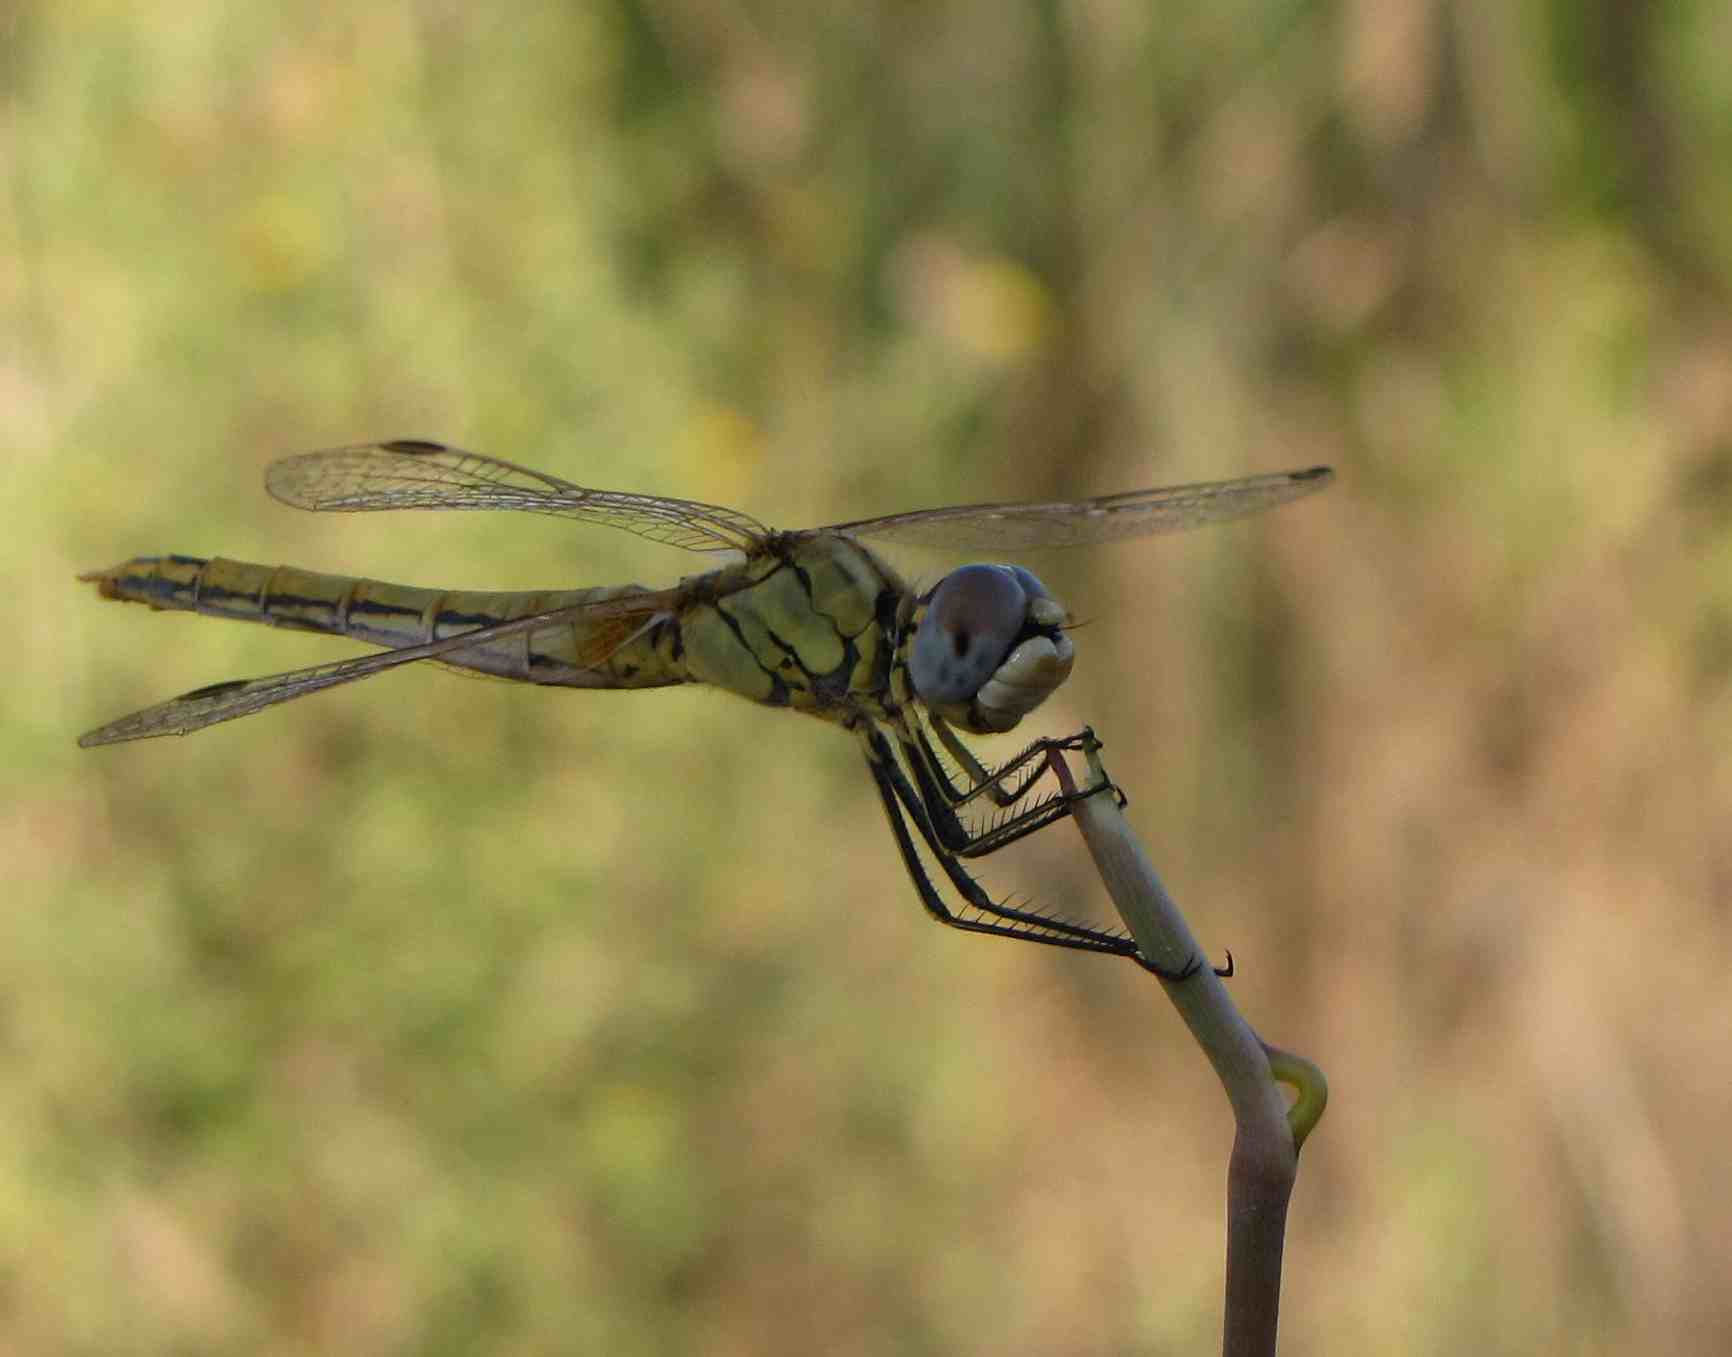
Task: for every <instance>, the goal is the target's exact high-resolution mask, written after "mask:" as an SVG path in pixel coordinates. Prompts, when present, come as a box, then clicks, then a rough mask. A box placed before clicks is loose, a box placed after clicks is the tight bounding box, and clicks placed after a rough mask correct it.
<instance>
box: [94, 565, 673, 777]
mask: <svg viewBox="0 0 1732 1357" xmlns="http://www.w3.org/2000/svg"><path fill="white" fill-rule="evenodd" d="M680 600H681V595H680V591H679V590H678V589H666V590H662V591H660V592H658V593H643V594H631V595H628V596H626V597H623V598H610V599H603V600H601V601H599V602H595V603H581V604H577V605H575V606H573V607H570V608H558V609H555V610H554V611H552V612H545V613H536V614H534V615H533V616H530V617H519V618H514V619H512V620H511V621H509V622H499V623H495V624H494V625H493V626H489V627H477V628H476V629H475V630H474V631H466V632H462V633H460V634H458V635H456V636H445V637H441V638H440V639H439V640H437V641H428V642H426V643H424V644H422V645H416V646H404V647H401V648H399V649H396V650H384V651H380V652H378V653H377V654H372V655H359V656H356V657H355V658H354V659H349V660H337V661H335V662H333V663H330V664H315V665H312V666H311V667H309V668H306V669H292V670H290V671H289V672H288V673H285V674H272V675H270V676H269V677H267V678H256V679H231V680H230V681H228V682H226V683H213V684H211V685H210V686H209V687H206V688H195V689H194V690H193V691H192V692H190V693H182V694H181V695H180V696H179V697H171V698H169V699H168V701H166V702H159V703H157V704H156V705H155V706H154V707H146V708H144V710H142V711H136V712H133V713H132V714H131V715H130V716H123V717H121V718H120V719H119V720H118V721H110V722H109V723H108V724H107V725H106V726H102V727H100V728H98V729H96V730H93V731H90V732H88V733H87V734H84V735H81V736H79V738H78V743H79V744H80V745H81V746H83V747H84V748H86V749H90V748H93V747H95V746H96V745H103V744H118V743H120V742H121V741H123V740H144V739H149V738H151V737H152V736H156V735H190V734H192V732H193V731H195V730H203V729H204V728H205V727H206V726H214V725H216V724H218V723H219V722H222V721H233V720H235V719H236V718H237V717H241V716H251V715H252V714H253V713H254V712H257V711H263V710H264V709H265V708H266V707H274V706H276V705H277V704H278V703H279V702H290V701H293V700H294V699H295V698H297V697H306V696H307V695H308V694H309V693H317V692H322V691H323V690H324V689H326V688H334V687H336V686H337V685H338V684H341V683H353V682H354V681H355V680H356V679H364V678H369V677H371V676H372V675H374V674H380V673H383V672H384V671H385V670H387V669H395V668H396V667H397V666H398V665H401V664H413V663H414V662H415V661H417V660H431V659H438V658H441V657H446V656H450V655H452V654H453V653H455V652H457V651H461V650H465V649H468V648H469V647H471V646H473V645H476V644H477V643H481V642H488V641H497V640H503V639H504V638H506V637H510V636H516V635H519V634H520V633H523V632H527V631H536V630H539V629H540V628H542V627H547V626H557V625H560V624H567V625H569V624H573V623H576V624H578V626H579V637H580V640H579V644H578V654H577V664H578V666H579V667H580V668H588V667H592V666H594V665H598V664H601V663H602V662H603V661H605V660H606V659H607V657H608V656H609V655H611V654H612V653H613V652H614V651H615V650H617V649H618V648H619V647H620V646H621V645H623V644H624V643H625V642H626V641H627V640H628V639H630V637H631V636H632V635H634V634H635V633H636V632H637V631H638V630H639V629H640V628H641V627H643V626H645V625H646V624H647V623H649V622H650V621H651V620H652V619H654V618H655V617H656V616H657V615H658V614H661V613H665V612H667V611H669V610H670V609H672V608H675V607H677V606H678V604H679V603H680Z"/></svg>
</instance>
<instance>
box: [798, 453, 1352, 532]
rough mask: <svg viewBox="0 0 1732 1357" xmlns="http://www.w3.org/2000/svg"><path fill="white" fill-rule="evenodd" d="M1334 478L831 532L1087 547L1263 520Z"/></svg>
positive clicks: (1175, 490)
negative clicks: (1250, 516)
mask: <svg viewBox="0 0 1732 1357" xmlns="http://www.w3.org/2000/svg"><path fill="white" fill-rule="evenodd" d="M1334 476H1335V473H1334V472H1333V471H1331V470H1330V469H1329V468H1328V467H1326V466H1314V467H1310V468H1308V469H1306V470H1304V471H1280V472H1275V473H1273V474H1270V475H1265V476H1247V477H1245V478H1244V479H1243V480H1237V481H1206V482H1203V483H1201V484H1198V485H1173V486H1168V487H1166V488H1165V489H1156V490H1128V491H1125V492H1124V493H1122V494H1117V495H1101V496H1099V497H1098V498H1096V499H1079V500H1054V501H1051V502H1048V503H1041V502H1039V501H1031V502H1028V503H1023V504H1018V503H1009V504H958V505H955V506H954V507H952V508H948V509H917V510H915V511H914V512H912V513H906V514H886V515H885V516H884V517H882V518H863V519H859V520H857V521H856V522H853V523H836V524H833V525H832V526H831V527H830V528H829V529H827V531H830V532H840V533H846V534H847V535H848V536H850V537H872V538H876V539H879V540H881V541H886V542H906V543H908V544H909V545H911V546H924V547H954V548H956V549H957V550H959V551H1002V550H1005V549H1011V550H1015V549H1017V548H1027V547H1075V546H1087V545H1090V544H1093V543H1097V542H1116V541H1119V540H1121V539H1123V538H1127V537H1142V536H1145V535H1147V534H1150V533H1157V532H1183V531H1185V530H1186V529H1187V528H1198V527H1201V526H1202V525H1203V524H1205V523H1220V522H1223V521H1225V520H1227V519H1230V518H1243V517H1244V516H1245V515H1247V514H1255V513H1261V512H1262V511H1263V510H1264V509H1273V508H1274V507H1275V506H1276V505H1278V504H1285V503H1287V501H1288V500H1293V499H1298V498H1299V497H1300V496H1301V495H1309V494H1311V493H1312V492H1314V491H1317V490H1321V489H1322V488H1323V487H1324V486H1326V485H1328V484H1329V482H1330V481H1331V480H1333V479H1334Z"/></svg>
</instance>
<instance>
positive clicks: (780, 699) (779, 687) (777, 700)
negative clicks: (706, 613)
mask: <svg viewBox="0 0 1732 1357" xmlns="http://www.w3.org/2000/svg"><path fill="white" fill-rule="evenodd" d="M772 573H774V572H772ZM710 609H711V611H713V612H714V613H715V615H716V616H717V617H719V618H721V619H722V621H723V622H725V623H727V627H728V630H729V631H731V632H733V633H734V639H735V640H736V641H738V642H739V643H740V645H741V646H742V647H744V649H745V652H746V654H748V655H750V656H751V657H752V663H753V664H755V665H757V666H758V668H759V669H760V670H761V671H762V672H763V674H764V675H765V677H767V678H768V679H769V680H770V695H769V696H768V697H766V698H765V699H764V704H765V705H766V706H770V707H785V706H787V705H788V684H787V680H785V679H784V678H783V677H782V676H781V675H780V674H778V673H777V672H776V671H775V670H774V669H771V668H769V667H768V666H766V665H765V664H764V662H763V661H762V660H760V659H759V658H758V652H757V651H755V650H753V649H752V647H751V646H750V645H749V644H748V643H747V641H746V636H745V633H744V632H742V631H741V630H740V624H739V623H738V622H736V621H735V620H734V619H733V618H732V617H730V616H729V615H728V614H727V613H726V612H724V611H723V610H722V608H721V606H720V605H719V604H715V603H712V604H710ZM796 663H797V661H796Z"/></svg>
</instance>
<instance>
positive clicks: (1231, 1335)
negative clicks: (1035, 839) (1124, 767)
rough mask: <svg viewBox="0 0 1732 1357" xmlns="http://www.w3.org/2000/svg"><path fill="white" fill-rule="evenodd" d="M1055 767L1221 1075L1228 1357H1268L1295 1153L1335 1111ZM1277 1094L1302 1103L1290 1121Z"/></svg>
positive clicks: (1128, 912) (1141, 861)
mask: <svg viewBox="0 0 1732 1357" xmlns="http://www.w3.org/2000/svg"><path fill="white" fill-rule="evenodd" d="M1083 748H1084V752H1085V755H1086V757H1087V759H1088V767H1089V775H1090V784H1091V786H1092V787H1095V788H1107V787H1110V786H1111V785H1112V783H1111V779H1109V778H1108V777H1107V772H1106V768H1105V766H1104V765H1103V764H1102V763H1101V758H1100V745H1099V744H1098V742H1096V741H1094V740H1093V739H1092V738H1091V739H1089V740H1088V741H1087V742H1086V743H1085V744H1084V746H1083ZM1049 757H1050V758H1051V759H1052V762H1053V766H1054V770H1055V771H1056V773H1057V775H1058V779H1059V783H1060V785H1061V786H1062V787H1063V788H1064V791H1065V794H1066V795H1067V797H1070V798H1071V814H1072V817H1073V818H1074V819H1075V820H1076V823H1077V827H1078V829H1080V830H1081V831H1082V836H1083V841H1084V842H1085V843H1086V844H1087V845H1088V850H1089V855H1090V856H1091V857H1092V858H1093V859H1094V862H1095V866H1096V868H1097V869H1099V871H1100V874H1101V881H1102V882H1103V883H1104V884H1105V886H1106V888H1107V891H1108V893H1109V894H1110V895H1111V896H1112V899H1113V904H1114V905H1115V906H1116V907H1117V908H1118V911H1119V914H1120V916H1121V917H1122V918H1123V919H1124V921H1125V925H1126V927H1128V928H1129V929H1130V930H1131V935H1132V936H1133V937H1135V938H1136V940H1137V947H1138V948H1139V949H1140V950H1141V952H1142V954H1143V956H1144V957H1145V958H1147V959H1148V960H1149V961H1150V962H1151V963H1153V964H1154V965H1156V966H1158V967H1160V969H1161V971H1162V972H1165V973H1166V974H1163V975H1162V976H1161V983H1162V986H1163V988H1165V990H1166V991H1167V997H1168V998H1170V999H1171V1000H1172V1001H1173V1006H1174V1007H1175V1008H1177V1009H1178V1010H1179V1016H1180V1017H1182V1018H1183V1019H1184V1020H1185V1025H1186V1026H1187V1027H1189V1028H1190V1029H1191V1035H1192V1036H1193V1037H1195V1038H1196V1041H1197V1044H1198V1045H1199V1046H1201V1047H1202V1049H1203V1054H1204V1055H1206V1056H1207V1057H1208V1058H1209V1063H1210V1064H1211V1065H1213V1066H1214V1067H1215V1073H1216V1075H1217V1076H1218V1077H1219V1078H1220V1080H1221V1086H1222V1087H1223V1088H1224V1089H1225V1090H1226V1093H1227V1101H1228V1102H1229V1103H1230V1104H1231V1105H1232V1108H1233V1124H1234V1127H1235V1131H1234V1136H1233V1153H1232V1157H1231V1159H1230V1161H1229V1166H1228V1170H1227V1286H1226V1308H1225V1317H1224V1323H1223V1339H1222V1351H1223V1352H1225V1353H1226V1354H1227V1357H1253V1354H1271V1355H1272V1354H1273V1353H1274V1351H1275V1335H1276V1329H1277V1324H1278V1320H1279V1318H1280V1309H1281V1257H1282V1251H1283V1247H1284V1244H1285V1240H1286V1230H1287V1204H1288V1202H1289V1201H1290V1200H1291V1198H1292V1195H1293V1183H1294V1180H1295V1179H1296V1178H1297V1176H1298V1171H1299V1149H1300V1147H1301V1146H1302V1145H1303V1144H1304V1143H1305V1137H1306V1136H1307V1135H1309V1134H1310V1132H1311V1129H1312V1128H1313V1127H1314V1126H1315V1125H1316V1124H1317V1122H1318V1120H1319V1119H1320V1118H1321V1117H1322V1115H1323V1109H1324V1106H1325V1104H1326V1103H1327V1101H1328V1086H1327V1084H1326V1082H1325V1081H1324V1077H1323V1072H1322V1071H1321V1070H1320V1069H1318V1068H1317V1067H1316V1066H1315V1065H1313V1064H1311V1062H1310V1061H1308V1060H1305V1059H1303V1058H1302V1057H1299V1056H1295V1055H1292V1054H1291V1053H1289V1052H1286V1051H1279V1050H1275V1049H1272V1048H1270V1047H1268V1046H1266V1045H1265V1044H1264V1042H1263V1040H1262V1039H1261V1038H1260V1037H1259V1036H1258V1035H1257V1034H1256V1032H1254V1031H1253V1030H1252V1029H1251V1025H1250V1024H1249V1023H1247V1022H1246V1021H1245V1019H1244V1018H1243V1017H1242V1016H1241V1015H1240V1013H1239V1010H1238V1008H1237V1007H1235V1005H1234V1003H1233V1000H1232V998H1231V997H1230V996H1229V995H1228V993H1227V987H1226V986H1225V985H1224V984H1222V983H1221V981H1222V977H1221V976H1220V975H1219V974H1218V973H1216V972H1215V971H1214V970H1213V969H1211V968H1210V967H1209V965H1208V964H1207V963H1205V962H1203V961H1201V960H1199V958H1200V957H1201V956H1202V955H1203V954H1202V952H1201V949H1200V948H1199V947H1198V945H1197V941H1196V939H1195V937H1193V936H1192V934H1191V930H1190V927H1189V925H1187V924H1186V922H1185V919H1184V916H1183V915H1182V914H1181V913H1180V912H1179V907H1178V905H1177V904H1175V903H1174V902H1173V898H1172V897H1171V896H1170V895H1168V894H1167V891H1166V888H1165V887H1164V886H1163V885H1162V884H1161V879H1160V877H1159V876H1157V875H1156V873H1155V869H1154V866H1153V864H1152V863H1150V861H1149V858H1148V855H1147V854H1146V853H1145V852H1144V851H1143V847H1142V844H1141V843H1139V842H1138V840H1137V837H1136V835H1135V834H1134V833H1133V832H1132V831H1131V827H1130V825H1129V823H1127V822H1126V820H1125V817H1124V816H1123V815H1122V814H1121V813H1120V810H1119V800H1118V798H1117V797H1116V796H1090V795H1083V796H1081V797H1078V796H1077V789H1076V786H1075V783H1074V781H1073V779H1072V778H1071V775H1070V769H1069V767H1068V766H1067V765H1066V764H1065V762H1064V760H1063V758H1062V757H1061V756H1059V755H1057V754H1053V755H1050V756H1049ZM1169 976H1170V977H1171V978H1169ZM1281 1083H1286V1084H1290V1085H1291V1086H1292V1087H1293V1088H1294V1089H1295V1090H1296V1091H1297V1093H1298V1098H1297V1100H1296V1101H1295V1102H1294V1104H1293V1106H1292V1107H1291V1108H1290V1109H1289V1108H1288V1107H1287V1106H1286V1103H1285V1099H1284V1098H1283V1096H1282V1094H1281V1090H1280V1088H1279V1087H1278V1085H1279V1084H1281Z"/></svg>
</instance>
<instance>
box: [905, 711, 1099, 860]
mask: <svg viewBox="0 0 1732 1357" xmlns="http://www.w3.org/2000/svg"><path fill="white" fill-rule="evenodd" d="M941 738H942V736H941ZM898 739H899V740H900V741H901V743H902V748H903V754H904V756H905V758H906V760H907V763H908V767H909V768H910V769H911V770H912V772H913V774H914V778H915V782H916V783H917V784H918V786H919V789H920V799H921V801H922V802H923V803H924V804H925V806H926V810H927V815H928V818H929V821H930V823H931V826H932V830H933V832H934V833H935V834H936V835H937V837H938V839H939V840H940V841H941V842H942V843H943V844H944V846H945V848H946V849H948V850H949V851H950V852H951V853H954V854H956V855H957V856H958V857H965V858H977V857H985V856H986V855H987V854H988V853H994V852H997V851H998V850H999V849H1000V848H1003V847H1004V846H1005V845H1006V844H1011V843H1015V842H1016V841H1017V840H1018V839H1020V838H1023V837H1025V836H1026V835H1029V834H1032V833H1034V832H1035V831H1036V830H1038V829H1044V828H1045V827H1046V826H1047V825H1049V824H1052V823H1053V822H1054V821H1055V820H1062V819H1063V818H1064V817H1065V816H1066V815H1068V814H1070V806H1071V803H1072V802H1073V801H1075V800H1076V799H1077V798H1078V796H1093V795H1095V794H1097V793H1098V792H1101V791H1105V790H1109V789H1110V790H1111V791H1112V792H1113V794H1114V795H1115V796H1116V797H1117V798H1118V801H1119V804H1120V805H1121V806H1122V805H1124V804H1125V798H1124V794H1123V793H1122V792H1120V791H1119V789H1118V788H1117V787H1116V786H1114V785H1113V784H1112V783H1110V782H1103V783H1102V784H1100V785H1099V786H1095V787H1090V788H1088V789H1086V790H1085V791H1083V792H1081V793H1078V794H1074V795H1064V794H1060V793H1053V794H1050V795H1047V796H1043V797H1041V798H1040V799H1039V800H1037V801H1035V802H1033V803H1031V804H1029V805H1026V806H1024V807H1023V808H1022V809H1021V810H1018V811H1014V812H1013V813H1008V814H1005V815H1001V816H998V817H996V818H994V819H993V820H992V821H991V823H989V824H987V825H986V826H985V827H984V828H983V829H979V830H971V829H969V828H968V827H967V826H965V825H964V824H963V823H962V820H961V818H960V817H959V816H958V815H957V813H956V812H957V810H958V808H960V807H962V806H966V805H967V804H968V803H969V802H971V801H972V800H974V799H975V798H976V797H979V796H982V795H985V796H987V797H988V798H989V799H991V800H993V801H994V802H995V803H997V804H998V805H1000V806H1001V807H1004V808H1005V809H1006V810H1007V811H1010V810H1011V808H1013V807H1015V805H1016V803H1017V802H1018V801H1021V800H1023V799H1024V798H1026V797H1027V796H1028V794H1029V792H1030V791H1031V790H1032V789H1033V787H1034V785H1035V783H1036V782H1038V781H1039V780H1040V778H1041V777H1042V776H1043V775H1044V774H1046V773H1047V772H1050V771H1052V769H1053V766H1054V765H1053V760H1054V758H1055V757H1056V755H1057V754H1059V753H1061V752H1065V751H1069V750H1076V749H1085V750H1086V749H1089V748H1098V742H1097V741H1096V740H1095V738H1094V732H1093V731H1092V730H1089V729H1087V728H1084V729H1083V730H1082V731H1080V732H1079V733H1078V734H1076V735H1070V736H1065V737H1063V738H1060V739H1053V738H1045V739H1040V740H1036V741H1035V742H1034V743H1033V744H1031V745H1030V746H1029V747H1028V748H1027V749H1025V750H1023V751H1022V752H1021V753H1020V754H1018V755H1017V756H1016V757H1015V758H1013V759H1011V760H1010V761H1009V762H1008V763H1006V764H1004V765H1002V766H1001V767H999V768H997V769H994V770H993V771H991V772H987V771H986V770H985V769H983V768H981V767H980V765H979V763H978V761H975V760H974V759H973V758H972V756H971V755H968V752H967V748H966V746H963V745H962V744H961V742H960V741H956V746H957V747H958V748H959V749H961V750H962V752H963V754H964V755H965V756H967V757H968V758H969V762H970V765H971V766H972V770H971V776H972V775H973V773H974V772H978V777H976V780H975V782H974V784H973V785H972V786H971V787H968V788H958V787H957V786H956V785H955V784H953V783H952V782H951V781H950V779H949V777H948V776H947V775H946V773H945V771H944V768H943V766H942V765H941V764H940V763H939V762H938V760H937V758H936V756H935V755H934V753H933V750H932V746H931V744H930V743H929V742H928V741H927V740H926V736H925V732H924V731H923V730H922V729H921V728H920V727H919V726H918V725H917V724H914V723H905V724H904V725H903V727H902V728H901V729H899V731H898ZM952 739H953V740H954V736H952ZM1025 767H1026V768H1029V769H1030V771H1028V772H1027V773H1024V774H1022V775H1021V776H1020V777H1017V778H1016V780H1015V781H1014V783H1012V784H1011V789H1010V792H1008V793H1007V792H1006V791H1005V779H1006V778H1007V777H1009V776H1010V775H1012V774H1015V773H1017V772H1018V770H1020V769H1022V768H1025Z"/></svg>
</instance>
